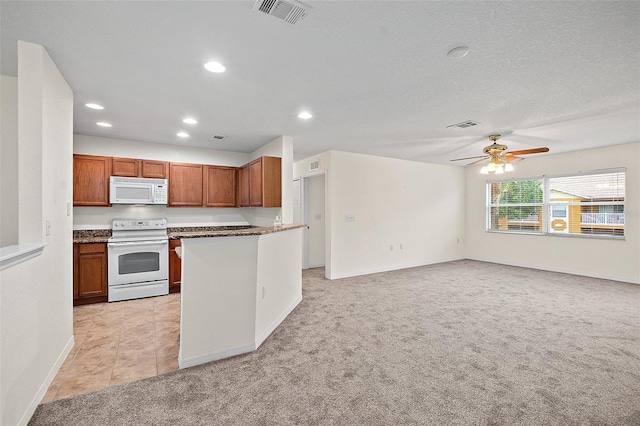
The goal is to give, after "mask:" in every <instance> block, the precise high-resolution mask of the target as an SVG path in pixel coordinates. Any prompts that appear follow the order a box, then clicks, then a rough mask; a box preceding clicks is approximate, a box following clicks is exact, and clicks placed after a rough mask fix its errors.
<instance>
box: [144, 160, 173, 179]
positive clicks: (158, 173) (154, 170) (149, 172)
mask: <svg viewBox="0 0 640 426" xmlns="http://www.w3.org/2000/svg"><path fill="white" fill-rule="evenodd" d="M141 163H142V166H141V169H142V172H141V173H140V177H143V178H153V179H168V177H169V163H167V162H166V161H154V160H142V161H141Z"/></svg>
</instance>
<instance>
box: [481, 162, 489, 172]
mask: <svg viewBox="0 0 640 426" xmlns="http://www.w3.org/2000/svg"><path fill="white" fill-rule="evenodd" d="M480 174H483V175H488V174H489V167H488V166H487V165H486V164H485V165H484V166H482V168H481V169H480Z"/></svg>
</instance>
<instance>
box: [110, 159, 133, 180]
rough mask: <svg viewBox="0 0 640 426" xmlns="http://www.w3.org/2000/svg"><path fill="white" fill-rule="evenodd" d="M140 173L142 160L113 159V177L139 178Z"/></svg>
mask: <svg viewBox="0 0 640 426" xmlns="http://www.w3.org/2000/svg"><path fill="white" fill-rule="evenodd" d="M139 173H140V160H136V159H135V158H112V159H111V175H112V176H122V177H138V176H139Z"/></svg>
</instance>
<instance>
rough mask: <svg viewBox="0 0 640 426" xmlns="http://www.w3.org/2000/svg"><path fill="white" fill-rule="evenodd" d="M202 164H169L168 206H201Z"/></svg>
mask: <svg viewBox="0 0 640 426" xmlns="http://www.w3.org/2000/svg"><path fill="white" fill-rule="evenodd" d="M203 168H204V166H203V165H202V164H185V163H170V164H169V206H170V207H202V206H203V205H204V203H203V195H204V194H203V185H202V182H203V173H202V172H203Z"/></svg>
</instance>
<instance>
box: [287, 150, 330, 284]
mask: <svg viewBox="0 0 640 426" xmlns="http://www.w3.org/2000/svg"><path fill="white" fill-rule="evenodd" d="M332 152H333V151H326V152H322V153H320V154H316V155H312V156H311V157H308V158H305V159H303V160H300V161H296V162H295V163H293V178H294V179H298V178H301V177H304V176H312V175H314V174H318V173H321V174H323V175H326V176H327V177H326V179H325V191H326V197H325V234H324V265H325V266H324V275H325V277H327V278H329V277H331V181H330V180H329V176H330V175H331V153H332ZM314 161H318V164H319V166H318V169H317V170H314V171H311V170H309V164H310V163H312V162H314ZM303 190H304V188H303ZM304 232H305V233H308V230H306V229H305V230H304ZM306 238H308V236H306V235H305V239H306ZM304 249H305V248H304V247H303V250H304Z"/></svg>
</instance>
